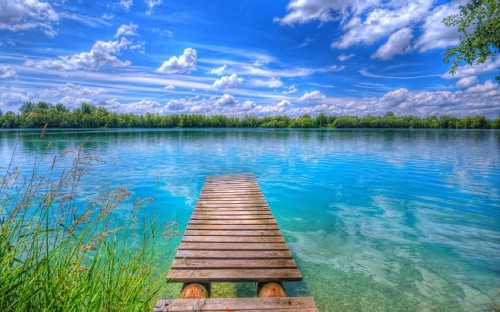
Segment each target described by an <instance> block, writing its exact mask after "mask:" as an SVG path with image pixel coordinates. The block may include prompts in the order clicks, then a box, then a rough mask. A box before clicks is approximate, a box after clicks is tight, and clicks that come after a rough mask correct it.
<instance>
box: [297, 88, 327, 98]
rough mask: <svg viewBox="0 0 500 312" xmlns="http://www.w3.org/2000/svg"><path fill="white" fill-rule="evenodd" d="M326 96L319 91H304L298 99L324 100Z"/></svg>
mask: <svg viewBox="0 0 500 312" xmlns="http://www.w3.org/2000/svg"><path fill="white" fill-rule="evenodd" d="M325 98H326V96H325V95H324V94H323V93H321V92H320V91H318V90H316V91H312V92H310V93H305V94H304V95H303V96H302V97H301V98H300V100H301V101H321V100H324V99H325Z"/></svg>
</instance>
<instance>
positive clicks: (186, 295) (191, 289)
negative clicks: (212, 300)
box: [180, 283, 211, 299]
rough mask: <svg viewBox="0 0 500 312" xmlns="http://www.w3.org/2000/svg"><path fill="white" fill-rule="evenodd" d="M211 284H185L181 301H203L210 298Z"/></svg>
mask: <svg viewBox="0 0 500 312" xmlns="http://www.w3.org/2000/svg"><path fill="white" fill-rule="evenodd" d="M210 286H211V285H210V283H184V285H182V291H181V296H180V297H181V299H202V298H209V297H210V289H211V287H210Z"/></svg>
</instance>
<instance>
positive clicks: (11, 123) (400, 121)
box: [0, 102, 500, 129]
mask: <svg viewBox="0 0 500 312" xmlns="http://www.w3.org/2000/svg"><path fill="white" fill-rule="evenodd" d="M44 126H48V127H51V128H406V129H410V128H441V129H490V128H496V129H500V117H498V118H496V119H495V120H494V121H490V120H489V119H487V118H486V117H484V116H469V117H463V118H456V117H450V116H446V115H443V116H440V117H436V116H430V117H425V118H422V117H416V116H396V115H395V114H394V113H392V112H389V113H387V114H385V115H384V116H370V115H367V116H364V117H357V116H326V115H325V114H319V115H318V116H316V117H311V116H309V115H302V116H300V117H298V118H291V117H287V116H263V117H257V116H245V117H242V118H237V117H229V116H225V115H212V116H204V115H199V114H174V115H160V114H152V113H146V114H144V115H136V114H132V113H116V112H111V111H108V110H107V109H106V108H105V107H102V106H94V105H90V104H87V103H83V104H81V106H80V107H78V108H75V109H73V110H70V109H68V108H67V107H65V106H64V105H63V104H60V103H59V104H55V105H54V104H50V103H46V102H38V103H32V102H26V103H24V104H23V105H22V106H21V107H20V109H19V112H18V113H17V114H15V113H14V112H11V111H9V112H6V113H3V112H2V111H1V110H0V127H1V128H41V127H44Z"/></svg>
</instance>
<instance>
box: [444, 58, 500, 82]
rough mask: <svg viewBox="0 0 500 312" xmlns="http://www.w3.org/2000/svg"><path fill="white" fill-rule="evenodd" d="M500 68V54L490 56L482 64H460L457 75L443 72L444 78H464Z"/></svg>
mask: <svg viewBox="0 0 500 312" xmlns="http://www.w3.org/2000/svg"><path fill="white" fill-rule="evenodd" d="M499 68H500V55H497V56H496V57H490V58H488V59H487V60H486V62H484V63H482V64H474V65H465V66H459V67H458V68H457V71H456V72H455V75H453V76H452V75H450V74H449V73H445V74H443V76H442V77H443V78H447V79H450V78H462V77H469V76H478V75H480V74H484V73H490V72H494V71H498V69H499Z"/></svg>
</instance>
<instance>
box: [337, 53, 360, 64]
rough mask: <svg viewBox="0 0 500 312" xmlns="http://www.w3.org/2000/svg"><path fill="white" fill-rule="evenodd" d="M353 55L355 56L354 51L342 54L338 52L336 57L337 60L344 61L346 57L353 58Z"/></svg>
mask: <svg viewBox="0 0 500 312" xmlns="http://www.w3.org/2000/svg"><path fill="white" fill-rule="evenodd" d="M355 56H356V54H354V53H351V54H344V53H342V54H340V55H339V56H338V57H337V59H338V60H339V61H341V62H344V61H347V60H348V59H350V58H353V57H355Z"/></svg>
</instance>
